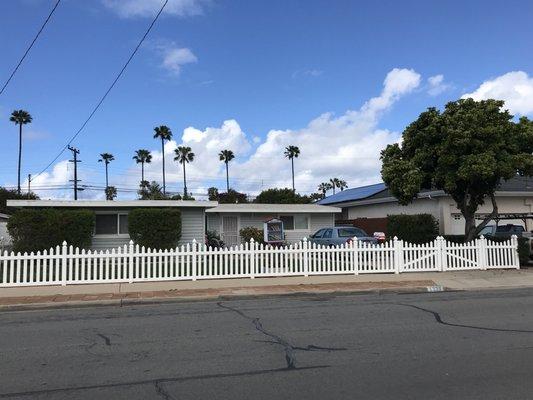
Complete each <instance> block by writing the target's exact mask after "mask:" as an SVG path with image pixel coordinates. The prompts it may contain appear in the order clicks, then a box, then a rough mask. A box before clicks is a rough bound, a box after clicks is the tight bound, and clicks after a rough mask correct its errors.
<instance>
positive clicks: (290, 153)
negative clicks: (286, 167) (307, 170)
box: [283, 145, 300, 192]
mask: <svg viewBox="0 0 533 400" xmlns="http://www.w3.org/2000/svg"><path fill="white" fill-rule="evenodd" d="M283 154H285V157H287V158H288V159H289V160H291V167H292V191H293V192H295V189H294V159H295V158H298V156H299V155H300V149H299V148H298V147H297V146H292V145H291V146H288V147H285V153H283Z"/></svg>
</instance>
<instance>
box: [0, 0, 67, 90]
mask: <svg viewBox="0 0 533 400" xmlns="http://www.w3.org/2000/svg"><path fill="white" fill-rule="evenodd" d="M59 3H61V0H57V2H56V4H55V6H54V8H52V11H50V14H48V17H47V18H46V20H45V21H44V23H43V25H42V26H41V29H39V32H37V35H35V37H34V38H33V40H32V41H31V43H30V45H29V46H28V48H27V49H26V51H25V52H24V55H23V56H22V58H21V59H20V61H19V62H18V64H17V66H16V67H15V69H14V70H13V71H12V72H11V75H9V78H8V79H7V81H6V83H4V86H2V89H1V90H0V95H1V94H2V93H4V90H5V89H6V87H7V85H9V82H11V79H13V77H14V76H15V74H16V73H17V71H18V69H19V67H20V65H21V64H22V62H23V61H24V59H25V58H26V56H27V55H28V53H29V52H30V50H31V48H32V47H33V45H34V44H35V42H36V41H37V39H38V38H39V36H40V35H41V32H42V31H43V29H44V27H45V26H46V24H47V23H48V21H50V18H52V14H54V11H55V10H56V8H57V6H58V5H59Z"/></svg>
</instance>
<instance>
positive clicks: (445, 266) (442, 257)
mask: <svg viewBox="0 0 533 400" xmlns="http://www.w3.org/2000/svg"><path fill="white" fill-rule="evenodd" d="M439 238H440V246H439V247H440V260H441V261H440V267H441V269H440V270H441V271H446V270H448V254H447V253H446V239H444V238H443V237H442V236H439V237H438V238H437V239H439Z"/></svg>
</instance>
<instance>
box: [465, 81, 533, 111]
mask: <svg viewBox="0 0 533 400" xmlns="http://www.w3.org/2000/svg"><path fill="white" fill-rule="evenodd" d="M469 97H471V98H473V99H474V100H485V99H497V100H504V101H505V108H507V109H508V110H509V111H510V112H511V113H513V114H520V115H529V114H533V77H529V76H528V74H527V73H525V72H524V71H513V72H508V73H506V74H504V75H500V76H498V77H496V78H494V79H490V80H488V81H485V82H483V83H482V84H481V86H479V87H478V88H477V89H476V90H475V91H474V92H472V93H466V94H464V95H463V96H462V97H461V98H463V99H465V98H469Z"/></svg>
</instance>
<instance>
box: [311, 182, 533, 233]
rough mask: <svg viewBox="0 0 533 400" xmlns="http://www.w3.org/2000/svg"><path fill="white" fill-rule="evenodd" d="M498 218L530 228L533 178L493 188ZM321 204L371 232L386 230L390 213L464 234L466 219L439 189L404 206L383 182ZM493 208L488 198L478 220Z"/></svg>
mask: <svg viewBox="0 0 533 400" xmlns="http://www.w3.org/2000/svg"><path fill="white" fill-rule="evenodd" d="M496 202H497V204H498V213H499V219H498V220H497V221H493V222H491V223H493V224H496V223H499V224H518V225H522V226H524V228H525V229H526V230H528V231H531V230H533V177H516V178H513V179H510V180H508V181H504V182H502V184H501V185H500V188H499V189H498V190H497V191H496ZM318 203H319V204H322V205H328V206H335V207H340V208H341V209H342V213H340V214H339V215H338V218H337V222H340V221H345V222H348V221H350V222H352V223H354V224H355V225H357V226H359V227H361V228H363V229H366V230H367V231H369V233H372V231H386V218H387V215H391V214H420V213H427V214H431V215H433V216H434V217H435V218H436V219H437V220H438V221H439V230H440V233H441V234H444V235H459V234H463V233H464V227H465V220H464V218H463V216H462V215H461V212H460V211H459V210H458V209H457V207H456V204H455V202H454V201H453V199H452V198H451V197H450V196H448V195H447V194H445V193H444V192H443V191H441V190H435V191H431V190H426V191H422V192H421V193H419V194H418V197H417V198H416V199H415V200H413V202H412V203H411V204H409V205H407V206H402V205H400V204H398V201H397V199H396V198H395V197H394V196H393V195H392V194H391V192H390V190H389V189H388V188H387V186H386V185H385V184H384V183H378V184H375V185H368V186H362V187H357V188H353V189H347V190H344V191H341V192H338V193H336V194H334V195H332V196H328V197H326V198H325V199H322V200H320V201H319V202H318ZM491 211H492V204H491V202H490V199H488V200H487V202H486V203H485V204H484V205H483V206H481V207H480V208H479V209H478V213H477V214H476V216H478V217H479V219H478V221H477V223H480V222H481V220H482V218H483V217H484V216H486V215H488V214H490V213H491Z"/></svg>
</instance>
